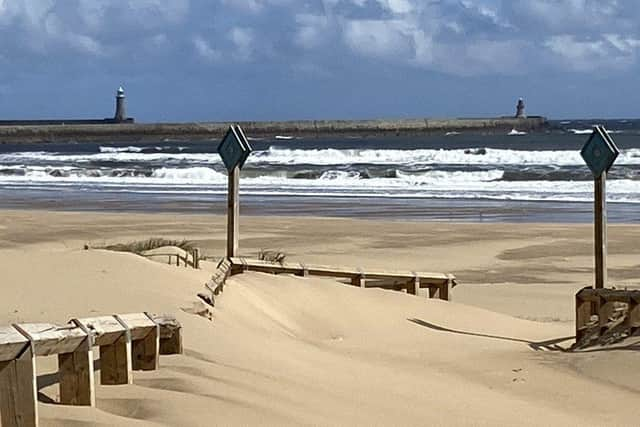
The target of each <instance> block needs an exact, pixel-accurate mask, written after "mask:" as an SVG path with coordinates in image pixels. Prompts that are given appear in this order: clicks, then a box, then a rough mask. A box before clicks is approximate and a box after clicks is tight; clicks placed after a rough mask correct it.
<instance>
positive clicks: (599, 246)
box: [580, 126, 620, 289]
mask: <svg viewBox="0 0 640 427" xmlns="http://www.w3.org/2000/svg"><path fill="white" fill-rule="evenodd" d="M580 154H581V155H582V158H583V159H584V161H585V163H586V164H587V166H589V169H591V173H592V174H593V177H594V190H595V191H594V196H595V197H594V231H595V280H596V283H595V285H596V288H597V289H601V288H604V287H605V286H606V285H607V191H606V184H607V172H609V169H610V168H611V166H612V165H613V163H614V162H615V160H616V158H617V157H618V155H619V154H620V150H618V147H616V144H615V143H614V142H613V139H611V136H610V135H609V133H608V132H607V130H606V129H605V128H604V127H603V126H596V127H594V129H593V133H592V134H591V136H590V137H589V140H588V141H587V143H586V144H585V145H584V147H583V148H582V151H581V152H580Z"/></svg>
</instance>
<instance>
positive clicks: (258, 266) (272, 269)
mask: <svg viewBox="0 0 640 427" xmlns="http://www.w3.org/2000/svg"><path fill="white" fill-rule="evenodd" d="M231 263H232V264H233V265H234V266H243V267H244V268H245V269H247V270H251V271H261V272H266V273H281V274H298V275H300V274H303V273H304V271H305V270H307V271H308V273H309V274H310V275H313V276H325V277H341V278H349V279H350V278H352V277H355V276H358V275H359V274H361V272H360V271H359V270H358V269H352V268H344V267H337V266H321V265H313V264H304V265H302V264H292V263H283V264H274V263H271V262H268V261H263V260H255V259H248V258H235V257H234V258H231ZM365 273H366V276H367V278H370V279H385V278H398V279H407V280H409V279H412V278H413V277H414V274H413V273H411V272H398V271H382V270H379V271H375V270H373V271H366V272H365ZM415 274H417V275H418V276H419V277H420V279H421V280H422V281H424V282H425V283H428V282H430V281H437V283H440V282H444V281H447V280H449V279H450V277H449V275H447V274H442V273H428V272H416V273H415Z"/></svg>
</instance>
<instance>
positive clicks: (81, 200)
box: [0, 119, 640, 223]
mask: <svg viewBox="0 0 640 427" xmlns="http://www.w3.org/2000/svg"><path fill="white" fill-rule="evenodd" d="M596 124H599V125H603V126H605V127H606V128H607V130H608V131H609V132H610V134H611V136H612V138H613V139H614V141H615V143H616V144H617V146H618V147H619V148H620V150H621V154H620V156H619V157H618V159H617V161H616V162H615V164H614V165H613V167H612V168H611V170H610V172H609V175H608V179H607V200H608V217H609V221H610V222H623V223H636V222H640V121H638V120H623V119H620V120H559V121H553V122H552V129H551V130H547V131H545V132H539V133H525V132H521V131H517V130H514V131H512V132H505V133H503V134H495V133H455V132H450V133H446V134H444V133H443V134H437V135H420V136H384V137H342V136H340V137H338V136H336V137H323V138H316V137H299V136H297V135H280V136H278V137H274V138H251V137H250V136H249V137H250V143H251V145H252V148H253V152H252V154H251V156H250V157H249V159H248V161H247V163H246V165H245V167H244V169H243V170H242V174H241V181H240V195H241V201H240V203H241V213H242V214H243V215H284V216H300V215H306V216H336V217H353V218H367V219H388V220H403V221H407V220H410V221H424V220H438V221H455V222H577V223H588V222H591V221H592V220H593V191H594V188H593V187H594V185H593V177H592V175H591V172H590V171H589V169H588V168H587V166H586V165H585V163H584V161H583V159H582V158H581V156H580V149H581V148H582V146H583V145H584V144H585V142H586V141H587V139H588V138H589V136H590V134H591V133H592V127H593V126H594V125H596ZM217 145H218V141H217V140H215V141H214V140H212V141H197V142H196V141H182V140H162V141H154V142H144V143H130V142H128V143H122V142H118V141H110V142H101V143H84V142H73V141H69V142H67V143H17V144H1V145H0V207H2V208H27V209H50V210H81V211H102V210H105V211H142V212H185V213H216V214H224V213H225V209H226V191H227V176H226V170H225V169H224V166H223V164H222V161H221V160H220V157H219V155H218V154H217Z"/></svg>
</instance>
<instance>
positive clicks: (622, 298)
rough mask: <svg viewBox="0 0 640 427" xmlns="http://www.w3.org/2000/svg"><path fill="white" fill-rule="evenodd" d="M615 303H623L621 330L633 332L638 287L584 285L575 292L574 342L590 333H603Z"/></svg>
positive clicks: (638, 317) (639, 310)
mask: <svg viewBox="0 0 640 427" xmlns="http://www.w3.org/2000/svg"><path fill="white" fill-rule="evenodd" d="M616 303H617V304H622V305H623V307H622V309H623V310H622V317H623V320H622V323H621V325H622V329H624V330H626V332H627V333H628V334H629V335H634V334H635V333H636V332H638V331H639V330H640V290H620V289H602V288H599V289H595V288H592V287H587V288H583V289H581V290H580V291H578V293H576V344H577V345H581V344H584V343H583V341H584V339H585V338H586V337H587V336H588V335H590V334H591V335H593V338H599V337H600V336H602V335H604V334H605V333H607V331H608V330H609V328H610V326H611V323H610V319H611V317H612V315H613V314H614V311H616V307H615V304H616ZM625 306H626V307H625ZM594 318H595V322H594Z"/></svg>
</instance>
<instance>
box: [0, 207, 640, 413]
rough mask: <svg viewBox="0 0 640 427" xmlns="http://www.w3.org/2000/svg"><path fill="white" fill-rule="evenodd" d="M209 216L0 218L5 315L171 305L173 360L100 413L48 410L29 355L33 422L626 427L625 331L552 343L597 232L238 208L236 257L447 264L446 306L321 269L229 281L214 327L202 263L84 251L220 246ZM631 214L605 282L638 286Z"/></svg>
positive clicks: (59, 315)
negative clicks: (305, 274)
mask: <svg viewBox="0 0 640 427" xmlns="http://www.w3.org/2000/svg"><path fill="white" fill-rule="evenodd" d="M224 227H225V218H224V217H222V216H214V215H178V214H137V213H127V214H116V213H105V214H100V213H88V212H45V211H38V210H3V211H0V267H1V269H2V272H3V273H2V278H1V279H0V283H1V286H2V289H3V292H2V298H1V299H0V324H8V323H13V322H36V321H47V322H66V321H67V320H68V319H69V318H71V317H75V316H94V315H98V314H111V313H127V312H135V311H151V312H162V313H171V314H174V315H176V317H177V318H178V319H179V321H180V322H181V323H182V325H183V328H184V345H185V354H184V355H179V356H168V357H163V358H162V360H161V369H160V370H157V371H154V372H145V373H139V372H136V373H135V376H134V385H130V386H115V387H107V386H101V385H97V408H95V409H88V408H75V407H68V406H60V405H56V404H55V403H54V402H55V401H56V400H57V393H58V386H57V382H56V375H53V374H52V373H53V372H55V367H56V363H55V359H51V360H49V359H47V360H43V361H42V363H39V369H40V371H41V372H39V378H38V384H39V391H40V394H39V397H40V403H39V410H40V419H41V424H42V425H45V426H46V425H54V426H57V425H59V426H69V425H73V426H76V425H77V426H83V425H104V426H107V425H123V426H124V425H175V426H177V425H180V426H207V425H563V426H566V425H630V426H631V425H637V423H638V419H640V418H639V417H640V408H639V407H638V405H637V402H638V399H639V397H640V386H639V385H638V384H640V374H639V372H640V370H639V369H638V367H640V360H639V358H638V350H640V342H639V341H640V340H636V341H635V342H634V341H627V342H624V343H623V344H621V345H619V346H617V347H615V348H599V347H597V348H592V349H588V350H584V351H581V352H568V351H566V350H567V349H568V348H569V347H570V346H571V344H572V343H573V335H574V322H573V320H574V313H573V311H574V302H573V295H574V294H575V292H576V290H578V289H580V288H581V287H583V286H586V285H588V284H590V283H591V277H592V243H591V242H592V228H591V226H590V225H564V224H483V223H476V224H455V223H438V222H434V223H424V222H393V221H367V220H355V219H340V218H330V219H329V218H302V217H296V218H287V217H259V216H255V217H242V222H241V241H240V248H241V249H240V252H241V253H242V254H243V255H246V256H255V255H256V254H257V252H258V251H259V250H261V249H269V250H279V251H282V252H284V253H285V254H286V255H287V261H304V262H308V263H318V264H335V265H343V266H353V267H362V268H365V269H366V268H387V269H394V270H408V271H435V272H444V273H453V274H455V275H456V277H457V278H458V280H459V282H460V285H459V286H457V287H456V288H455V289H454V291H453V301H452V302H444V301H439V300H429V299H426V298H421V297H415V296H412V295H407V294H404V293H400V292H395V291H385V290H380V289H366V290H362V289H359V288H354V287H351V286H347V285H345V284H342V283H339V282H338V281H335V280H330V279H319V278H298V277H292V276H278V277H276V276H272V275H267V274H260V273H246V274H243V275H239V276H234V277H233V278H231V279H230V280H229V282H228V287H227V288H226V290H225V293H224V294H223V296H222V297H221V298H220V299H219V301H218V302H219V304H217V306H216V307H215V308H213V309H212V310H211V312H212V315H213V318H212V320H211V321H210V320H208V319H205V318H204V317H201V316H198V315H194V314H190V312H192V311H193V310H192V309H193V307H194V304H197V303H198V298H197V297H196V294H197V293H198V292H200V291H202V289H203V284H204V282H205V281H207V280H208V279H209V277H210V275H211V270H212V268H213V266H214V263H213V262H205V263H204V268H203V269H202V270H199V271H197V270H193V269H190V268H176V267H175V266H169V265H167V264H161V263H158V262H153V261H150V260H147V259H144V258H142V257H139V256H136V255H133V254H126V253H114V252H109V251H103V250H95V249H91V250H84V245H85V244H86V245H89V246H92V247H95V246H100V245H104V244H105V243H118V242H128V241H133V240H136V239H146V238H149V237H153V236H158V237H166V238H173V239H188V240H190V241H194V242H195V243H196V245H197V246H199V247H200V248H202V249H203V251H204V254H205V255H206V256H208V257H210V258H211V260H215V259H219V258H221V257H222V256H223V255H224V244H225V232H224V230H225V228H224ZM639 238H640V227H639V226H635V225H614V226H611V227H610V230H609V242H610V245H609V246H610V249H609V250H610V257H609V267H610V273H609V274H610V282H611V284H614V285H615V286H617V287H625V286H628V287H629V288H637V287H638V284H639V283H640V265H639V263H638V253H640V246H638V245H637V242H638V239H639Z"/></svg>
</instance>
